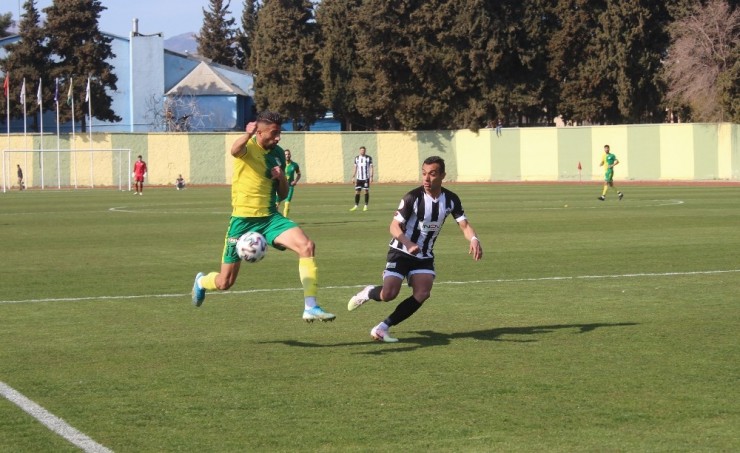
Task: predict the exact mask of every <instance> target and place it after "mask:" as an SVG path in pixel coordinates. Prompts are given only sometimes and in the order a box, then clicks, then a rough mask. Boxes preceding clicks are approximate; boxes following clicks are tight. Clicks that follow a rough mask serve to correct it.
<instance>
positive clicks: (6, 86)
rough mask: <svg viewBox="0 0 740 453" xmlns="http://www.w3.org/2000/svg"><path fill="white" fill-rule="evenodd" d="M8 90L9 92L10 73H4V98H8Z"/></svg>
mask: <svg viewBox="0 0 740 453" xmlns="http://www.w3.org/2000/svg"><path fill="white" fill-rule="evenodd" d="M9 92H10V75H9V74H5V82H3V93H4V94H5V99H8V93H9Z"/></svg>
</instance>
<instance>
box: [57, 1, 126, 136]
mask: <svg viewBox="0 0 740 453" xmlns="http://www.w3.org/2000/svg"><path fill="white" fill-rule="evenodd" d="M106 9H107V8H105V7H104V6H102V5H101V2H100V0H54V3H53V5H52V6H50V7H48V8H45V9H44V12H45V13H46V28H45V30H46V33H47V36H48V39H49V40H48V46H49V50H50V51H51V53H52V55H54V56H56V57H57V59H58V62H57V63H56V64H54V65H53V66H52V70H51V75H52V76H53V77H59V78H64V79H66V81H69V79H70V78H73V79H74V83H75V89H74V90H73V93H74V97H75V105H77V106H87V102H86V101H85V86H86V83H87V80H88V78H89V79H90V100H91V105H92V115H93V116H94V117H95V118H97V119H99V120H102V121H111V122H118V121H121V118H120V117H119V116H118V115H116V113H115V112H114V111H113V109H112V107H111V104H112V99H111V97H110V96H109V95H108V93H109V92H114V91H116V89H117V86H116V83H117V82H118V77H117V76H116V74H115V72H114V68H113V66H112V65H111V64H110V63H109V62H108V61H110V60H111V59H112V58H114V57H115V54H114V53H113V51H112V49H111V41H112V38H109V37H107V36H105V35H103V33H102V32H101V31H100V29H99V28H98V19H99V18H100V13H101V12H103V11H105V10H106ZM80 112H82V113H83V114H84V115H87V109H86V108H82V107H81V108H80ZM70 115H71V112H67V110H66V109H64V110H63V111H60V119H61V120H62V121H66V120H68V119H69V117H70ZM82 127H83V129H84V128H86V122H85V117H83V124H82Z"/></svg>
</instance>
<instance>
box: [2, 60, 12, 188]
mask: <svg viewBox="0 0 740 453" xmlns="http://www.w3.org/2000/svg"><path fill="white" fill-rule="evenodd" d="M3 92H4V93H5V104H6V107H7V110H8V117H7V123H6V124H7V126H8V149H10V73H6V74H5V82H3ZM2 169H3V193H5V186H6V185H7V182H6V178H5V154H3V166H2Z"/></svg>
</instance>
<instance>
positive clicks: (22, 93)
mask: <svg viewBox="0 0 740 453" xmlns="http://www.w3.org/2000/svg"><path fill="white" fill-rule="evenodd" d="M21 104H23V105H26V78H25V77H24V78H23V86H21Z"/></svg>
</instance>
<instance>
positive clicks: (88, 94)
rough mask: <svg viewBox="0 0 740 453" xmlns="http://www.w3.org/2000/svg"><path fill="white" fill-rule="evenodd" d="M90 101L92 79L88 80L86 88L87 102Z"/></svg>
mask: <svg viewBox="0 0 740 453" xmlns="http://www.w3.org/2000/svg"><path fill="white" fill-rule="evenodd" d="M89 101H90V77H88V78H87V87H86V88H85V102H89Z"/></svg>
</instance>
